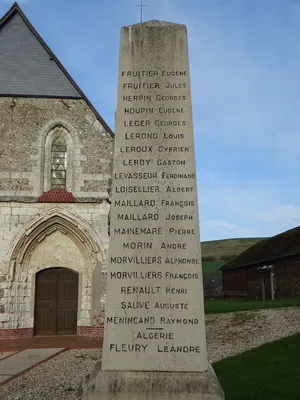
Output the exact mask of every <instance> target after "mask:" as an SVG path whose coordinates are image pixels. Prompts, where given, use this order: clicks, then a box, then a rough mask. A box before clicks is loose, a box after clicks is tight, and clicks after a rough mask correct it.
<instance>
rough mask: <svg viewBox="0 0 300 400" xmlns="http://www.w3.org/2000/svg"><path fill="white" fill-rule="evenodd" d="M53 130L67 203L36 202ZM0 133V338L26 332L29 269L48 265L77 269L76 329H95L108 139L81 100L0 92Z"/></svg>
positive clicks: (45, 180) (103, 264) (101, 281)
mask: <svg viewBox="0 0 300 400" xmlns="http://www.w3.org/2000/svg"><path fill="white" fill-rule="evenodd" d="M59 135H60V136H63V137H64V138H65V140H66V142H67V149H68V150H67V184H66V191H68V192H69V193H70V195H69V197H71V198H75V202H73V203H65V202H63V203H49V202H41V201H39V198H40V199H41V198H43V196H42V195H43V193H47V192H48V191H49V190H50V189H51V180H50V173H51V163H50V162H51V143H52V140H53V138H55V137H57V136H59ZM0 138H1V140H0V337H18V335H19V336H20V337H23V336H26V335H27V336H28V335H32V332H33V327H34V299H35V275H36V273H37V272H38V271H40V270H42V269H46V268H51V267H65V268H71V269H72V270H74V271H76V272H78V274H79V289H78V290H79V301H78V318H77V321H78V322H77V325H78V334H89V335H93V334H97V335H98V334H99V329H98V327H99V326H101V323H102V320H103V309H104V304H105V282H106V268H107V250H108V243H109V235H108V215H109V210H110V182H111V169H112V152H113V138H112V136H111V134H110V133H108V132H107V131H106V130H105V128H104V127H103V126H102V124H101V123H100V121H99V120H98V118H97V117H96V116H95V114H94V113H93V111H92V110H91V109H90V107H89V106H88V105H87V104H86V102H85V101H84V100H82V99H77V100H69V99H46V98H14V97H2V98H0ZM44 197H45V196H44ZM66 198H68V196H66ZM78 238H79V240H78ZM93 327H94V328H93ZM16 330H18V332H19V334H16V332H15V331H16ZM100 331H101V329H100ZM28 332H29V333H28Z"/></svg>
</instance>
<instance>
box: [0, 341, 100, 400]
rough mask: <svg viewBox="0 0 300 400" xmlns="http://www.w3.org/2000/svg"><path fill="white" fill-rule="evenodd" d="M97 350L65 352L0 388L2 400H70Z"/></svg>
mask: <svg viewBox="0 0 300 400" xmlns="http://www.w3.org/2000/svg"><path fill="white" fill-rule="evenodd" d="M100 357H101V350H96V349H92V350H69V351H66V352H64V353H62V354H60V355H58V356H57V357H54V358H52V359H51V360H49V361H46V362H45V363H43V364H40V365H38V366H37V367H36V368H33V369H32V370H31V371H29V372H27V373H25V374H24V375H21V376H20V377H18V378H15V379H13V380H12V381H10V382H8V383H6V384H4V385H2V386H0V399H3V400H41V399H42V400H74V399H76V393H77V389H78V387H79V385H80V384H81V382H82V380H83V378H84V377H85V376H86V375H87V374H89V373H90V372H91V371H92V369H93V367H94V365H95V363H96V362H97V361H99V359H100Z"/></svg>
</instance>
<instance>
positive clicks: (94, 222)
mask: <svg viewBox="0 0 300 400" xmlns="http://www.w3.org/2000/svg"><path fill="white" fill-rule="evenodd" d="M108 212H109V204H108V202H102V203H94V204H85V203H81V204H77V203H74V204H49V203H40V204H38V203H35V204H30V203H29V204H24V203H20V202H7V203H5V202H2V203H0V337H1V329H3V328H6V329H8V330H7V331H6V330H5V332H4V334H8V336H11V332H10V330H12V329H26V328H27V329H29V331H30V332H31V331H32V328H33V325H34V297H35V275H36V273H37V272H38V271H40V270H42V269H45V268H50V267H65V268H70V269H73V270H75V271H76V272H78V274H79V302H78V308H79V309H78V330H79V331H80V332H81V334H89V333H90V332H91V331H92V330H91V329H90V328H89V327H92V326H97V325H98V326H99V325H101V323H102V320H103V310H104V305H105V296H106V291H105V287H106V272H107V252H108V246H109V236H108ZM60 216H63V218H66V217H67V218H68V220H70V221H71V223H72V221H73V222H74V223H73V225H74V226H76V224H78V223H79V224H80V223H81V222H82V226H79V227H78V229H81V230H85V231H87V234H88V235H90V236H91V237H93V240H94V242H95V244H96V246H98V247H99V252H97V250H96V251H95V255H94V259H93V260H89V259H87V258H85V257H84V251H83V248H81V247H80V246H78V244H77V243H76V242H75V241H74V239H73V237H72V235H71V234H70V233H69V232H68V228H67V227H66V228H65V230H64V229H60V228H59V227H58V225H57V226H56V225H55V224H53V227H54V229H52V231H46V230H45V233H44V231H43V223H44V222H47V221H48V220H51V218H54V217H55V218H59V217H60ZM35 226H36V227H37V228H39V227H41V228H42V229H41V236H40V237H38V238H37V241H38V244H36V243H34V240H33V241H32V242H33V243H32V244H33V248H32V247H31V245H30V246H29V245H28V250H27V249H26V251H24V257H23V258H22V259H20V260H18V258H17V259H15V256H14V249H15V248H16V247H17V246H19V247H20V252H21V251H23V250H21V246H20V245H19V242H20V241H22V238H23V237H24V236H25V237H26V236H27V237H28V238H26V240H27V241H30V235H31V233H32V232H33V231H34V229H35ZM26 246H27V244H26ZM89 251H90V250H89ZM28 253H29V254H28ZM90 253H91V251H90ZM2 333H3V332H2ZM30 335H32V332H31V333H29V336H30Z"/></svg>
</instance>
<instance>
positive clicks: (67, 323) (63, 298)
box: [34, 268, 78, 335]
mask: <svg viewBox="0 0 300 400" xmlns="http://www.w3.org/2000/svg"><path fill="white" fill-rule="evenodd" d="M77 310H78V274H77V273H76V272H74V271H71V270H70V269H67V268H49V269H45V270H42V271H40V272H38V273H37V274H36V286H35V310H34V334H35V335H76V331H77Z"/></svg>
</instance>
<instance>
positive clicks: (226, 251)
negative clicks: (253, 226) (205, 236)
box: [201, 238, 265, 262]
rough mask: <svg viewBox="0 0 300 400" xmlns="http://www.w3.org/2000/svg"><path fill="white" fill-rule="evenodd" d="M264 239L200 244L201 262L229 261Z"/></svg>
mask: <svg viewBox="0 0 300 400" xmlns="http://www.w3.org/2000/svg"><path fill="white" fill-rule="evenodd" d="M263 239H265V238H242V239H224V240H211V241H209V242H202V243H201V251H202V260H203V261H209V262H211V261H227V260H228V261H229V260H230V259H231V258H234V257H236V256H237V255H239V254H241V253H242V252H243V251H245V250H247V249H248V248H249V247H250V246H252V245H254V244H255V243H257V242H259V241H260V240H263Z"/></svg>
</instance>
